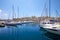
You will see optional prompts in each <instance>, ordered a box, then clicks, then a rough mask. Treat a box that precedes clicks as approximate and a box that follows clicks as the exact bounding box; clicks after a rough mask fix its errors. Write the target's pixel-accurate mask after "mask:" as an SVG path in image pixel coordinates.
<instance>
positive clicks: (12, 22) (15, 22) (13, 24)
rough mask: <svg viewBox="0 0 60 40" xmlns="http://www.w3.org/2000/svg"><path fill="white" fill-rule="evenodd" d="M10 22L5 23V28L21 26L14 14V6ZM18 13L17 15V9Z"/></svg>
mask: <svg viewBox="0 0 60 40" xmlns="http://www.w3.org/2000/svg"><path fill="white" fill-rule="evenodd" d="M12 11H13V12H12V20H8V22H7V23H5V25H7V26H16V25H21V24H22V23H21V22H20V21H17V18H14V17H16V14H15V12H14V6H12ZM18 13H19V9H18Z"/></svg>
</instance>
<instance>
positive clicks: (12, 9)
mask: <svg viewBox="0 0 60 40" xmlns="http://www.w3.org/2000/svg"><path fill="white" fill-rule="evenodd" d="M12 19H14V5H12Z"/></svg>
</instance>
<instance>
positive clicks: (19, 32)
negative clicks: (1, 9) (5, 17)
mask: <svg viewBox="0 0 60 40" xmlns="http://www.w3.org/2000/svg"><path fill="white" fill-rule="evenodd" d="M44 33H45V32H43V31H42V30H41V28H40V26H39V25H38V24H23V25H17V26H6V27H4V28H0V40H51V39H50V38H48V37H47V36H45V35H44Z"/></svg>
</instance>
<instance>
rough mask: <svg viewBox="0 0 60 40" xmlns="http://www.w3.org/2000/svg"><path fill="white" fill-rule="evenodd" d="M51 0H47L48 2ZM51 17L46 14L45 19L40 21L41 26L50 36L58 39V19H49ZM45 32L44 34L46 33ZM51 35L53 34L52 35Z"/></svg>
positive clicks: (59, 35) (59, 32) (59, 25)
mask: <svg viewBox="0 0 60 40" xmlns="http://www.w3.org/2000/svg"><path fill="white" fill-rule="evenodd" d="M50 1H51V0H49V3H50ZM49 14H50V6H49ZM51 18H52V17H50V16H47V19H44V20H42V21H40V25H41V28H42V29H44V30H45V31H47V34H49V35H50V36H49V37H51V38H53V39H56V40H58V39H59V40H60V21H59V20H57V19H55V18H54V19H51ZM47 34H46V35H47ZM52 35H53V36H52Z"/></svg>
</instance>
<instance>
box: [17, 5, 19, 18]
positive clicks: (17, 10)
mask: <svg viewBox="0 0 60 40" xmlns="http://www.w3.org/2000/svg"><path fill="white" fill-rule="evenodd" d="M17 11H18V18H19V6H18V8H17Z"/></svg>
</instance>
